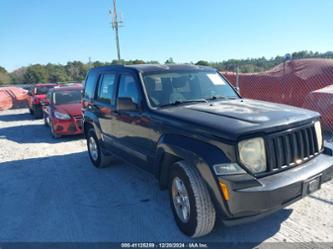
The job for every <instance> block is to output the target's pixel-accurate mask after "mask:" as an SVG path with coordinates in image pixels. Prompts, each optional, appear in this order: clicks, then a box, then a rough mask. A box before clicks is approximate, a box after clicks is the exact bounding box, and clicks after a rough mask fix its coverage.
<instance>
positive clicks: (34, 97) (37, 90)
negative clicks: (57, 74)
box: [28, 84, 57, 118]
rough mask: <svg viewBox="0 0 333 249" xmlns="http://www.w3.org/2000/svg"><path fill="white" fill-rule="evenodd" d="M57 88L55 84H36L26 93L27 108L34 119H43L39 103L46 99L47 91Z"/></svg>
mask: <svg viewBox="0 0 333 249" xmlns="http://www.w3.org/2000/svg"><path fill="white" fill-rule="evenodd" d="M55 86H57V84H36V85H34V86H32V87H31V90H30V91H29V92H28V108H29V111H30V113H31V114H32V115H34V117H35V118H41V117H43V110H42V103H41V101H42V100H43V99H45V98H46V94H47V92H48V91H49V89H51V88H53V87H55Z"/></svg>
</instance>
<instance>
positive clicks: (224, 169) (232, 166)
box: [214, 163, 246, 176]
mask: <svg viewBox="0 0 333 249" xmlns="http://www.w3.org/2000/svg"><path fill="white" fill-rule="evenodd" d="M214 171H215V174H216V175H218V176H220V175H236V174H245V173H246V171H245V170H244V169H242V168H241V167H240V166H239V165H238V164H237V163H222V164H216V165H214Z"/></svg>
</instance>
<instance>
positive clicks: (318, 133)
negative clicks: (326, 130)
mask: <svg viewBox="0 0 333 249" xmlns="http://www.w3.org/2000/svg"><path fill="white" fill-rule="evenodd" d="M314 127H315V130H316V137H317V144H318V150H321V148H322V147H323V134H322V132H321V125H320V121H316V122H315V124H314Z"/></svg>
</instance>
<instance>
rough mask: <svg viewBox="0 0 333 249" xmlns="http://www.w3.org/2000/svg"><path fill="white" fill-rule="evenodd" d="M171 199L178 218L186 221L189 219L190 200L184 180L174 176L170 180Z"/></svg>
mask: <svg viewBox="0 0 333 249" xmlns="http://www.w3.org/2000/svg"><path fill="white" fill-rule="evenodd" d="M171 191H172V200H173V205H174V207H175V210H176V213H177V216H178V218H179V219H180V220H181V221H182V222H183V223H187V222H188V221H189V219H190V210H191V209H190V200H189V196H188V192H187V189H186V187H185V184H184V182H183V181H182V180H181V179H180V178H179V177H175V178H174V179H173V181H172V187H171Z"/></svg>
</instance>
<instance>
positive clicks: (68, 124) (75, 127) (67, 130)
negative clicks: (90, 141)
mask: <svg viewBox="0 0 333 249" xmlns="http://www.w3.org/2000/svg"><path fill="white" fill-rule="evenodd" d="M51 122H53V127H54V132H55V133H56V134H57V135H62V136H65V135H78V134H83V123H82V120H76V119H70V120H59V119H53V120H52V121H51Z"/></svg>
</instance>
